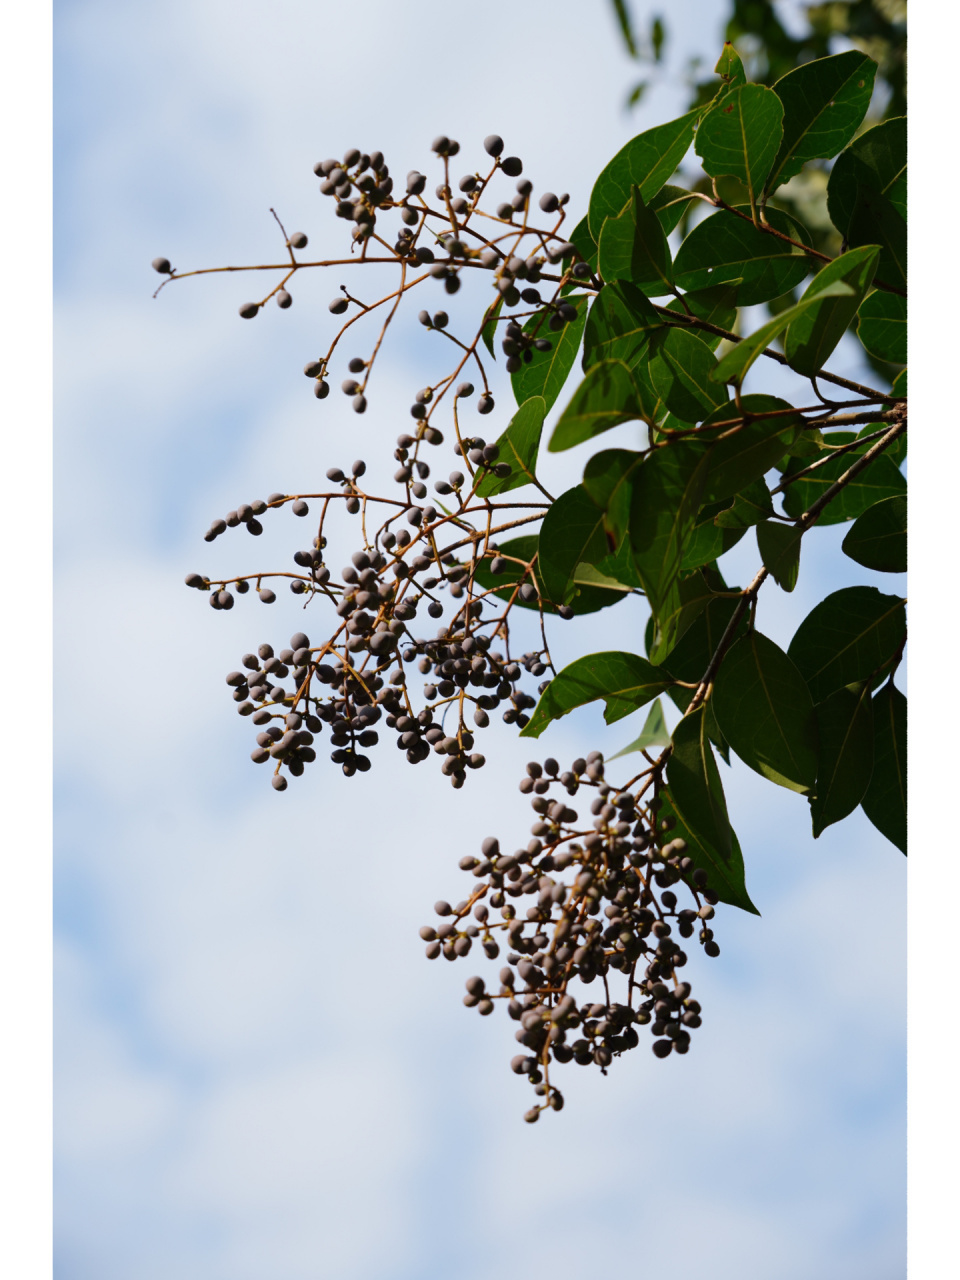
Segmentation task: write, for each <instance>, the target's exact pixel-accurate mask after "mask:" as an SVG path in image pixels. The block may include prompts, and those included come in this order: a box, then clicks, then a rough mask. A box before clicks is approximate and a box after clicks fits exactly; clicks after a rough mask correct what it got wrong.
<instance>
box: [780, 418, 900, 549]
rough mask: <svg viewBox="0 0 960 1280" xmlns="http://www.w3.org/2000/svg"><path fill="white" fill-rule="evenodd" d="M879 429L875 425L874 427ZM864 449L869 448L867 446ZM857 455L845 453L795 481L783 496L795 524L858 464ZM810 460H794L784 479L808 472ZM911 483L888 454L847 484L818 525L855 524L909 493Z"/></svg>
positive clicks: (829, 505)
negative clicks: (871, 509)
mask: <svg viewBox="0 0 960 1280" xmlns="http://www.w3.org/2000/svg"><path fill="white" fill-rule="evenodd" d="M871 426H873V427H874V430H875V429H876V427H875V426H874V424H871ZM863 447H864V449H867V448H869V447H870V446H869V445H864V446H863ZM857 456H858V453H857V451H854V450H851V451H850V452H849V453H842V454H840V455H839V456H838V457H836V458H832V457H829V458H827V460H826V461H824V462H822V463H821V464H820V465H819V466H817V467H816V468H815V470H813V471H811V472H809V473H808V474H807V475H805V476H801V477H800V478H799V479H798V480H794V481H793V482H792V483H791V484H790V485H788V487H787V489H786V490H785V492H784V495H783V509H784V511H785V512H786V514H787V515H788V516H791V517H792V518H793V519H794V520H796V519H799V517H800V516H802V515H803V513H804V512H805V511H809V510H810V508H811V507H812V506H813V504H814V502H816V501H817V500H818V499H819V498H821V497H822V496H823V494H824V493H826V492H827V490H828V489H829V488H830V486H831V485H832V484H835V483H836V481H837V480H839V479H840V477H841V476H842V475H844V474H845V473H846V472H847V471H848V470H849V469H850V467H851V466H852V465H853V463H854V462H855V461H856V460H857ZM809 465H810V463H809V460H808V459H807V458H794V459H791V461H790V463H789V465H788V466H787V469H786V471H785V472H784V479H785V480H787V479H789V478H790V476H793V475H795V474H796V473H797V472H799V471H802V470H804V469H805V468H806V467H807V466H809ZM906 491H907V482H906V480H905V479H904V477H903V475H902V473H901V472H900V470H899V469H898V467H897V466H896V464H895V463H894V462H893V461H892V459H890V458H888V457H887V456H886V454H885V453H882V454H880V455H879V456H878V457H876V458H874V459H873V461H872V462H869V463H868V464H867V465H866V466H865V467H864V469H863V470H862V471H860V472H858V473H857V475H856V476H855V477H854V479H853V480H851V481H850V482H849V484H846V485H845V486H844V487H843V488H842V489H841V490H840V491H839V493H838V494H837V495H836V497H834V498H833V499H832V500H831V501H830V502H829V503H828V504H827V506H826V507H825V508H824V510H823V511H822V512H821V513H820V515H819V516H818V518H817V524H818V525H828V524H842V523H843V522H844V521H846V520H855V519H856V518H857V516H859V515H862V514H863V512H864V511H866V510H867V508H868V507H872V506H873V505H874V503H875V502H879V501H880V500H881V499H882V498H893V497H896V496H897V495H898V494H903V493H906Z"/></svg>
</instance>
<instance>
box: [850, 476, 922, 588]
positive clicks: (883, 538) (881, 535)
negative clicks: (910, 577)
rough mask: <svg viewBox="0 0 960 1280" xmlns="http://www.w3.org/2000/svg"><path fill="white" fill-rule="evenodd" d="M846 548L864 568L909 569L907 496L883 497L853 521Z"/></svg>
mask: <svg viewBox="0 0 960 1280" xmlns="http://www.w3.org/2000/svg"><path fill="white" fill-rule="evenodd" d="M843 550H844V551H845V552H846V554H847V555H848V556H849V557H850V559H851V560H856V562H857V564H862V565H863V566H864V568H865V569H877V570H879V572H881V573H906V571H907V497H906V494H903V495H901V496H899V497H896V498H884V499H882V501H880V502H876V503H874V505H873V506H872V507H868V508H867V509H866V511H864V513H863V515H862V516H858V517H857V519H856V520H855V521H854V523H853V526H852V528H851V529H850V532H849V533H848V534H847V536H846V537H845V538H844V540H843Z"/></svg>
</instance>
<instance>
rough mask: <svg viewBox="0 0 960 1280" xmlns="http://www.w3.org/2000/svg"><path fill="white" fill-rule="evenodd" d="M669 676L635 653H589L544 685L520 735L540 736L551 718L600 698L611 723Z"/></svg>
mask: <svg viewBox="0 0 960 1280" xmlns="http://www.w3.org/2000/svg"><path fill="white" fill-rule="evenodd" d="M669 683H670V677H669V676H668V675H666V674H665V673H664V672H662V671H658V670H657V668H656V667H654V666H652V665H651V664H650V663H649V662H648V661H647V659H646V658H641V657H640V655H639V654H636V653H620V652H611V653H591V654H589V655H588V656H587V657H585V658H577V660H576V661H575V662H571V663H570V665H569V666H567V667H564V668H563V670H562V671H560V672H559V673H558V674H557V675H556V676H554V678H553V679H552V680H551V681H550V683H549V684H548V685H547V687H546V689H544V691H543V693H542V695H541V697H540V701H539V702H538V703H537V705H536V707H535V708H534V710H533V713H532V714H531V716H530V723H529V724H528V725H527V726H526V728H525V729H523V730H522V731H521V734H520V736H521V738H539V737H540V735H541V733H543V731H544V729H545V728H546V727H547V725H548V724H550V722H551V721H552V720H559V719H560V717H561V716H565V715H566V714H567V712H569V711H573V709H574V708H575V707H582V706H585V705H586V704H587V703H588V702H596V701H597V700H598V699H603V702H604V704H605V708H606V709H605V711H604V713H603V718H604V720H606V722H607V724H613V723H614V722H615V721H617V720H622V719H623V717H624V716H628V715H630V713H631V712H632V711H636V710H637V708H638V707H642V706H644V704H645V703H647V702H649V701H650V700H651V698H655V697H656V696H657V695H658V694H660V693H662V692H663V691H664V689H665V688H666V687H667V685H668V684H669Z"/></svg>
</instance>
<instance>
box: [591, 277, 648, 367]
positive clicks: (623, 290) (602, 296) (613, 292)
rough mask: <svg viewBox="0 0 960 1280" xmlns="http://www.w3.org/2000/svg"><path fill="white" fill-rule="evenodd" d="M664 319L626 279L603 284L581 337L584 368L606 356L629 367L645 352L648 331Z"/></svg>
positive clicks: (606, 358)
mask: <svg viewBox="0 0 960 1280" xmlns="http://www.w3.org/2000/svg"><path fill="white" fill-rule="evenodd" d="M662 327H663V320H662V319H661V318H660V316H659V315H658V313H657V312H656V311H655V310H654V309H653V304H652V303H651V302H649V301H648V299H647V297H646V295H645V294H643V293H641V292H640V290H639V289H638V288H636V286H635V285H632V284H630V283H629V281H624V280H617V281H615V282H614V283H612V284H605V285H604V286H603V288H602V289H601V290H600V292H599V293H598V294H597V296H596V298H595V299H594V303H593V306H592V307H591V308H590V315H589V316H588V317H587V327H586V331H585V333H584V338H583V370H584V373H588V372H589V371H590V369H592V368H593V366H594V365H596V364H601V363H602V362H603V361H605V360H622V361H623V363H624V364H626V365H628V366H630V367H631V368H632V367H633V366H634V364H636V362H637V361H638V360H639V359H640V358H641V357H643V356H644V355H645V353H646V350H647V347H648V346H649V343H650V335H651V334H652V333H655V332H657V331H658V330H659V329H661V328H662Z"/></svg>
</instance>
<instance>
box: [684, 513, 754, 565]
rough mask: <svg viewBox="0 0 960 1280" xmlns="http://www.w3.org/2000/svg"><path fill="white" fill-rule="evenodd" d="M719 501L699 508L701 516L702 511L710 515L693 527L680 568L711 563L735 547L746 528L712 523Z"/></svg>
mask: <svg viewBox="0 0 960 1280" xmlns="http://www.w3.org/2000/svg"><path fill="white" fill-rule="evenodd" d="M721 505H722V504H720V503H711V504H710V506H709V507H705V508H703V509H702V510H701V512H700V515H701V516H702V515H703V513H704V511H709V512H710V515H709V516H708V517H707V518H706V519H705V520H701V521H700V523H699V524H697V525H696V526H695V527H694V530H693V533H692V534H691V535H690V540H689V541H688V542H687V545H686V547H685V548H684V552H683V562H682V564H681V566H680V567H681V569H683V570H684V571H686V570H688V569H699V568H700V566H701V565H705V564H713V562H714V561H715V560H719V559H720V557H721V556H722V555H725V554H726V552H728V551H729V550H730V548H731V547H735V546H736V545H737V543H738V542H739V541H740V539H741V538H742V537H743V535H744V534H745V533H746V529H723V528H721V527H720V526H719V525H717V524H715V523H714V516H715V515H716V510H715V508H717V507H720V506H721Z"/></svg>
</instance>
